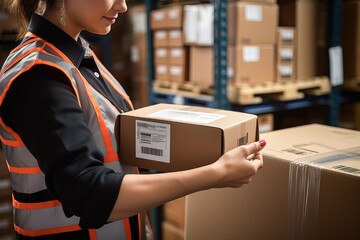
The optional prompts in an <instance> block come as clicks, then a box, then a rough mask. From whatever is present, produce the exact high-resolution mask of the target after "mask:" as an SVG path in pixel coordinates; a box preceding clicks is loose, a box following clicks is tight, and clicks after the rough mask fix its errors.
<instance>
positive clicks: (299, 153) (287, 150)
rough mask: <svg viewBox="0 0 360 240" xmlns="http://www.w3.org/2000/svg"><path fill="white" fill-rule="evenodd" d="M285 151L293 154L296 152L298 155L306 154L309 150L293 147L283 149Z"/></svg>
mask: <svg viewBox="0 0 360 240" xmlns="http://www.w3.org/2000/svg"><path fill="white" fill-rule="evenodd" d="M283 151H284V152H288V153H292V154H296V155H306V154H307V152H304V151H300V150H297V149H293V148H287V149H283Z"/></svg>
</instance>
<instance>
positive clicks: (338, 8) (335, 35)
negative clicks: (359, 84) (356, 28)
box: [328, 0, 343, 126]
mask: <svg viewBox="0 0 360 240" xmlns="http://www.w3.org/2000/svg"><path fill="white" fill-rule="evenodd" d="M342 11H343V0H329V26H328V29H329V31H328V33H329V35H328V36H329V42H328V47H329V49H330V48H333V47H337V46H341V45H342ZM330 71H331V69H330ZM329 76H330V73H329ZM340 104H341V85H340V86H333V87H332V90H331V94H330V96H329V113H328V115H329V116H328V124H329V125H331V126H338V124H339V118H340Z"/></svg>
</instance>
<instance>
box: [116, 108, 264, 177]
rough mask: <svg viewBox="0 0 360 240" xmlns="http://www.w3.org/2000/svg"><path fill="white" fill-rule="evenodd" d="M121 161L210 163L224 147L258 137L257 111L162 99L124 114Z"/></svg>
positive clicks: (161, 166)
mask: <svg viewBox="0 0 360 240" xmlns="http://www.w3.org/2000/svg"><path fill="white" fill-rule="evenodd" d="M120 139H124V141H121V140H120V144H119V146H120V150H119V153H120V154H119V157H120V161H121V162H122V164H128V165H133V166H137V167H140V168H146V169H153V170H157V171H161V172H169V171H180V170H186V169H192V168H196V167H200V166H204V165H207V164H211V163H213V162H215V161H216V160H217V159H219V158H220V157H221V156H222V155H223V153H225V152H226V151H229V150H231V149H233V148H235V147H237V146H239V145H242V144H245V143H249V142H254V141H256V140H257V139H258V129H257V117H256V116H255V115H252V114H247V113H241V112H233V111H226V110H218V109H213V108H204V107H190V106H184V105H173V104H157V105H152V106H149V107H145V108H141V109H138V110H135V111H131V112H127V113H124V114H121V115H120Z"/></svg>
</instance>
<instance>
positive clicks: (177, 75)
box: [169, 64, 186, 83]
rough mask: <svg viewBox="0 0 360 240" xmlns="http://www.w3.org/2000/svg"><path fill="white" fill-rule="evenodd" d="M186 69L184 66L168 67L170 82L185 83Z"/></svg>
mask: <svg viewBox="0 0 360 240" xmlns="http://www.w3.org/2000/svg"><path fill="white" fill-rule="evenodd" d="M185 76H186V68H185V65H180V64H178V65H170V66H169V80H170V81H171V82H178V83H183V82H185V81H186V79H185Z"/></svg>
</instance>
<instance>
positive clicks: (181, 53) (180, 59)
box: [169, 47, 188, 65]
mask: <svg viewBox="0 0 360 240" xmlns="http://www.w3.org/2000/svg"><path fill="white" fill-rule="evenodd" d="M187 55H188V53H187V51H186V49H185V48H181V47H180V48H170V49H169V58H170V60H169V63H170V64H174V65H185V63H186V60H187Z"/></svg>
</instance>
